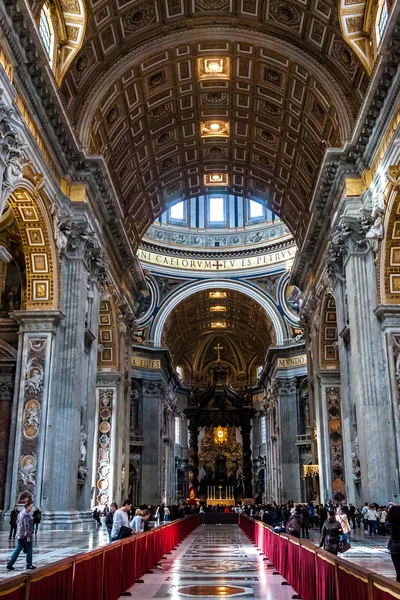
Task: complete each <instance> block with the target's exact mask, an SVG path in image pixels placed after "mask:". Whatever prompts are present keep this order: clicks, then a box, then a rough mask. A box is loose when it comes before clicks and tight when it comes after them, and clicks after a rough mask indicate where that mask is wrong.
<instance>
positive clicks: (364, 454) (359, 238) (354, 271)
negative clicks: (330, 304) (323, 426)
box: [330, 199, 398, 504]
mask: <svg viewBox="0 0 400 600" xmlns="http://www.w3.org/2000/svg"><path fill="white" fill-rule="evenodd" d="M348 204H349V207H348V210H347V211H346V214H345V215H344V216H343V217H342V219H341V221H340V223H339V226H338V228H337V229H336V231H335V232H334V234H333V236H332V242H331V245H330V256H331V268H332V265H333V264H334V262H333V260H334V259H335V260H336V267H335V268H336V269H337V270H338V272H340V276H341V277H344V278H345V281H346V294H347V304H348V319H349V339H350V343H351V348H352V355H351V356H352V360H351V379H352V382H353V393H354V402H355V412H356V422H357V432H358V440H357V441H358V449H359V453H358V458H359V463H360V478H361V491H360V494H361V497H362V498H363V499H364V500H365V501H370V500H373V501H374V502H377V503H378V504H386V503H387V502H388V501H389V500H392V499H393V498H394V492H396V494H397V493H398V470H397V462H396V458H395V457H396V453H395V433H394V422H393V411H392V405H391V399H390V391H389V377H388V369H387V366H386V364H385V359H384V357H385V352H384V345H385V341H384V337H383V334H382V331H381V327H380V324H379V321H378V319H377V317H376V315H375V314H374V309H375V308H376V303H377V290H376V269H375V262H374V252H373V249H372V248H371V246H370V244H369V240H368V239H366V237H365V232H366V225H365V219H362V218H360V217H358V218H356V217H355V216H354V214H355V209H358V204H357V201H352V202H350V200H349V199H348ZM352 205H354V206H352ZM358 214H359V212H358ZM371 441H372V442H373V448H372V447H371Z"/></svg>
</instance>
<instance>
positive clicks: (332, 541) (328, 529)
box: [319, 509, 343, 555]
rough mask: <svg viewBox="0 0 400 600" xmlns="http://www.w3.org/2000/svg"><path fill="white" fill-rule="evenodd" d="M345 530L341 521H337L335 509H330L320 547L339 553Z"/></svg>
mask: <svg viewBox="0 0 400 600" xmlns="http://www.w3.org/2000/svg"><path fill="white" fill-rule="evenodd" d="M342 533H343V530H342V528H341V526H340V523H339V521H336V515H335V511H334V509H330V510H329V511H328V518H327V520H326V521H325V523H324V524H323V526H322V536H321V540H320V542H319V547H320V548H323V549H324V550H326V551H327V552H330V553H331V554H335V555H337V553H338V552H339V544H340V536H341V535H342Z"/></svg>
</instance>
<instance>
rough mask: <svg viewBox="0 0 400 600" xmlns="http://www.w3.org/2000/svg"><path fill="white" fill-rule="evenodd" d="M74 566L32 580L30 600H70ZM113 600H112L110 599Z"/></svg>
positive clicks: (61, 568)
mask: <svg viewBox="0 0 400 600" xmlns="http://www.w3.org/2000/svg"><path fill="white" fill-rule="evenodd" d="M72 572H73V568H72V564H70V565H66V566H63V567H60V568H59V569H56V568H55V569H53V570H52V571H51V572H49V573H45V574H43V575H40V573H38V574H37V577H34V578H32V579H31V591H30V595H29V599H30V600H70V597H71V590H72ZM110 600H111V599H110Z"/></svg>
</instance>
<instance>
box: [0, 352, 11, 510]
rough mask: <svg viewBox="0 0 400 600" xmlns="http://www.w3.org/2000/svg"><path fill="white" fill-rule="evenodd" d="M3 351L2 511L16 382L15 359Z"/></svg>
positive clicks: (0, 424)
mask: <svg viewBox="0 0 400 600" xmlns="http://www.w3.org/2000/svg"><path fill="white" fill-rule="evenodd" d="M1 349H2V348H1V347H0V509H1V510H4V500H5V492H6V478H7V463H8V444H9V439H10V428H11V412H12V400H13V393H14V380H15V358H12V359H11V358H8V359H6V357H4V356H2V355H1ZM12 350H13V349H12Z"/></svg>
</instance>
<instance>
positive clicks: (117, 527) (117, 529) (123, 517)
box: [111, 499, 132, 542]
mask: <svg viewBox="0 0 400 600" xmlns="http://www.w3.org/2000/svg"><path fill="white" fill-rule="evenodd" d="M131 509H132V502H131V500H128V499H127V500H124V501H123V503H122V507H121V508H119V509H118V510H116V511H115V513H114V519H113V527H112V530H111V541H112V542H115V541H116V540H118V539H119V536H120V534H121V528H122V527H128V528H129V529H131V527H129V517H128V514H129V512H130V510H131Z"/></svg>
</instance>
